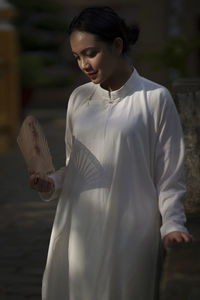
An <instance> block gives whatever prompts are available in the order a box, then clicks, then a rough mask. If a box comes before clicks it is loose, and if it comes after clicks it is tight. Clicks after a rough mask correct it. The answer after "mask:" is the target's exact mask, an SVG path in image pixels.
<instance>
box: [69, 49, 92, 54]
mask: <svg viewBox="0 0 200 300" xmlns="http://www.w3.org/2000/svg"><path fill="white" fill-rule="evenodd" d="M94 48H95V47H87V48H85V49H83V50H81V52H80V53H81V54H85V53H86V52H87V51H88V50H94ZM72 53H73V54H75V55H78V54H77V53H76V52H73V51H72Z"/></svg>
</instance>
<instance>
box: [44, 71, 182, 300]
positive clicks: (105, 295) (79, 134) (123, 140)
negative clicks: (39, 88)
mask: <svg viewBox="0 0 200 300" xmlns="http://www.w3.org/2000/svg"><path fill="white" fill-rule="evenodd" d="M66 156H67V164H66V165H67V166H66V167H65V168H63V169H61V170H59V171H58V172H57V173H55V174H54V175H52V177H54V179H55V182H56V189H57V191H60V196H59V203H58V207H57V211H56V216H55V221H54V225H53V231H52V235H51V241H50V246H49V253H48V259H47V265H46V270H45V274H44V278H43V291H42V294H43V296H42V299H43V300H58V299H59V300H153V299H155V286H156V273H157V261H158V254H159V243H160V236H162V237H164V236H165V235H166V234H167V233H169V232H171V231H175V230H178V231H183V232H187V230H186V228H185V227H184V222H185V214H184V209H183V206H182V204H181V198H182V196H183V194H184V193H185V185H184V174H183V158H184V144H183V137H182V130H181V126H180V122H179V118H178V114H177V111H176V109H175V105H174V103H173V100H172V98H171V96H170V94H169V92H168V91H167V89H166V88H164V87H162V86H160V85H158V84H155V83H153V82H151V81H149V80H147V79H144V78H142V77H140V76H139V74H138V73H137V71H136V70H134V72H133V74H132V75H131V77H130V78H129V80H128V81H127V82H126V84H125V85H124V86H123V87H121V88H120V89H119V90H117V91H113V92H111V93H109V92H108V91H106V90H104V89H102V88H101V86H100V85H95V84H93V83H92V82H90V83H87V84H85V85H83V86H81V87H79V88H77V89H76V90H75V91H74V92H73V93H72V95H71V97H70V100H69V106H68V114H67V128H66ZM60 188H61V189H60ZM57 191H56V192H57ZM55 195H56V193H54V195H52V197H51V198H50V199H52V198H53V197H55ZM160 232H161V234H160Z"/></svg>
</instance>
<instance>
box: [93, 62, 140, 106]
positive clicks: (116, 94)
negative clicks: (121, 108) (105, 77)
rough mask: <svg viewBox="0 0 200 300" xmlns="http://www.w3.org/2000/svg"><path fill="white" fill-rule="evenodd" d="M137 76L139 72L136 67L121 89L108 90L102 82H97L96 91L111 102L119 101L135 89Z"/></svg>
mask: <svg viewBox="0 0 200 300" xmlns="http://www.w3.org/2000/svg"><path fill="white" fill-rule="evenodd" d="M137 77H138V73H137V71H136V69H135V68H134V70H133V72H132V74H131V76H130V77H129V79H128V80H127V81H126V83H125V84H124V85H123V86H122V87H121V88H120V89H118V90H115V91H112V92H109V91H108V90H106V89H103V88H102V87H101V85H100V84H97V87H96V92H97V93H98V94H99V95H100V96H101V97H102V98H104V99H105V100H106V101H107V102H109V103H113V102H116V101H117V102H118V101H120V100H122V99H123V98H124V97H126V96H127V95H128V94H129V92H130V91H133V90H134V87H135V84H136V79H137Z"/></svg>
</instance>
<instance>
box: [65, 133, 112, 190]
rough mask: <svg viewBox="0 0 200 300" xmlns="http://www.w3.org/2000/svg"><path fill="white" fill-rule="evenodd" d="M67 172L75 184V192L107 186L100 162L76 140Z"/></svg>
mask: <svg viewBox="0 0 200 300" xmlns="http://www.w3.org/2000/svg"><path fill="white" fill-rule="evenodd" d="M69 170H71V176H73V180H74V182H76V189H77V192H81V191H84V190H89V189H95V188H102V187H104V188H105V187H108V185H109V182H108V180H107V176H106V174H105V171H104V168H103V167H102V166H101V164H100V162H99V161H98V160H97V158H96V157H95V156H94V155H93V154H92V153H91V151H90V150H89V149H88V148H86V147H85V146H84V145H83V144H82V143H81V142H80V141H78V140H76V139H75V140H74V144H73V148H72V153H71V156H70V162H69ZM72 174H73V175H72Z"/></svg>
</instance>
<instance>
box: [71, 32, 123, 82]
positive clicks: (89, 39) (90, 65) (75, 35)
mask: <svg viewBox="0 0 200 300" xmlns="http://www.w3.org/2000/svg"><path fill="white" fill-rule="evenodd" d="M70 44H71V49H72V53H73V55H74V56H75V58H76V60H77V63H78V66H79V68H80V69H81V70H82V71H83V72H84V73H85V74H86V75H87V76H88V77H89V78H90V79H91V81H92V82H94V83H96V84H97V83H100V84H101V85H102V86H103V87H104V86H105V87H106V86H109V85H110V83H111V82H112V80H113V76H115V70H116V67H117V62H118V58H119V55H121V50H120V49H119V47H118V46H117V43H115V42H113V44H107V43H105V42H102V41H98V40H97V39H96V37H95V35H93V34H91V33H87V32H82V31H74V32H72V34H71V36H70Z"/></svg>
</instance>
